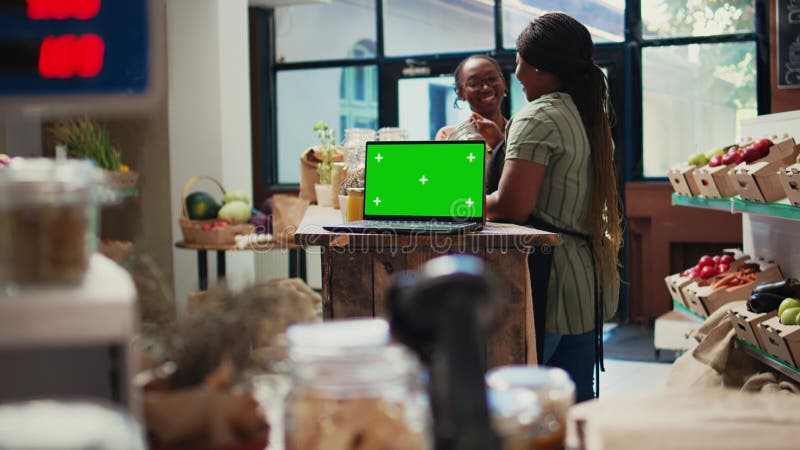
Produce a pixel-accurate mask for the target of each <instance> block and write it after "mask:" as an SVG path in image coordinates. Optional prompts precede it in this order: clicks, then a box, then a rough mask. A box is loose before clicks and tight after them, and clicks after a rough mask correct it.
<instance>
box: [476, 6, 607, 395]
mask: <svg viewBox="0 0 800 450" xmlns="http://www.w3.org/2000/svg"><path fill="white" fill-rule="evenodd" d="M516 58H517V68H516V77H517V79H519V81H520V83H521V84H522V86H523V91H524V92H525V96H526V97H527V99H528V101H529V103H527V104H526V105H525V106H524V107H522V108H521V109H520V111H519V112H517V113H516V114H515V115H514V116H513V117H512V118H511V120H510V121H509V123H508V126H507V127H506V142H505V161H504V164H503V168H502V172H501V177H500V180H499V187H498V190H497V191H495V192H493V193H491V194H490V195H489V196H488V197H487V199H486V208H487V213H488V215H489V217H490V218H491V219H492V220H502V221H508V222H514V223H520V224H526V225H530V226H533V227H535V228H538V229H542V230H546V231H552V232H557V233H559V236H560V239H561V244H560V245H558V246H557V247H555V248H553V249H552V251H551V252H550V251H549V250H550V249H547V248H537V249H535V251H534V253H533V254H532V255H531V258H530V259H529V264H530V267H531V280H532V284H533V298H534V319H535V323H536V331H537V347H538V350H539V362H540V363H542V364H545V365H548V366H555V367H561V368H563V369H565V370H566V371H567V372H568V373H569V374H570V375H571V376H572V378H573V380H574V381H575V384H576V387H577V399H578V401H583V400H587V399H589V398H592V396H593V392H592V369H593V365H594V366H595V371H596V375H597V378H599V371H600V366H601V364H602V323H603V321H604V320H606V319H608V318H610V317H611V316H612V315H613V314H614V313H615V312H616V309H617V301H618V295H619V274H618V271H617V269H618V259H617V254H618V251H619V248H620V245H621V241H622V230H621V219H620V216H621V213H620V210H619V202H618V193H617V177H616V169H615V166H614V144H613V142H612V140H611V128H610V124H609V112H610V105H609V102H608V87H607V80H606V78H605V75H604V73H603V71H602V70H601V69H600V67H599V66H597V65H596V64H595V62H594V44H593V43H592V39H591V36H590V34H589V32H588V30H587V29H586V27H584V26H583V25H582V24H581V23H579V22H578V21H576V20H575V19H573V18H572V17H570V16H567V15H566V14H563V13H548V14H544V15H542V16H540V17H538V18H536V19H535V20H534V21H533V22H531V23H530V24H528V26H527V27H526V28H525V30H523V31H522V33H521V34H520V35H519V37H518V38H517V56H516ZM545 298H546V301H543V299H545ZM540 341H543V342H540ZM598 386H599V383H598Z"/></svg>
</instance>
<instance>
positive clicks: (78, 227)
mask: <svg viewBox="0 0 800 450" xmlns="http://www.w3.org/2000/svg"><path fill="white" fill-rule="evenodd" d="M102 182H103V175H102V172H101V171H100V170H99V169H97V168H96V167H95V166H94V164H93V163H92V162H91V161H88V160H75V159H68V160H54V159H48V158H31V159H23V158H16V159H14V160H13V161H12V163H11V164H10V165H9V166H7V167H5V168H3V169H1V170H0V286H9V285H30V284H37V285H39V284H45V285H46V284H78V283H80V282H81V281H82V280H83V277H84V275H85V273H86V270H87V269H88V266H89V257H90V256H91V253H92V252H93V251H94V250H95V248H96V245H97V242H96V240H97V239H96V233H97V227H98V214H97V204H98V195H99V193H100V186H101V184H102Z"/></svg>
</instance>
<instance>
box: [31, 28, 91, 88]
mask: <svg viewBox="0 0 800 450" xmlns="http://www.w3.org/2000/svg"><path fill="white" fill-rule="evenodd" d="M104 55H105V42H104V41H103V38H101V37H100V36H98V35H96V34H84V35H82V36H75V35H72V34H66V35H63V36H47V37H46V38H44V40H43V41H42V45H41V46H40V48H39V75H41V76H42V77H44V78H73V77H76V76H77V77H81V78H91V77H95V76H97V75H98V74H99V73H100V71H102V70H103V58H104Z"/></svg>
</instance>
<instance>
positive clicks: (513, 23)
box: [503, 0, 684, 49]
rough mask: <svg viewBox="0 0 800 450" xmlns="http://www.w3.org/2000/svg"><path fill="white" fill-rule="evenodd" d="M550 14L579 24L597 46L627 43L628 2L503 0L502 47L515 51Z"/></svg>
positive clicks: (609, 0)
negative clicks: (530, 26)
mask: <svg viewBox="0 0 800 450" xmlns="http://www.w3.org/2000/svg"><path fill="white" fill-rule="evenodd" d="M648 1H650V0H648ZM681 1H684V0H681ZM643 3H647V2H643ZM642 8H644V6H642ZM550 11H562V12H564V13H567V14H569V15H570V16H572V17H574V18H575V19H577V20H579V21H580V22H581V23H582V24H584V25H586V28H588V29H589V32H590V33H592V40H593V41H594V42H595V43H597V42H622V41H624V40H625V0H594V1H575V0H503V47H504V48H509V49H513V48H516V46H517V36H519V33H520V32H522V30H523V29H524V28H525V27H526V26H527V25H528V23H529V22H530V21H531V20H533V19H534V18H535V17H539V16H541V15H542V14H544V13H546V12H550Z"/></svg>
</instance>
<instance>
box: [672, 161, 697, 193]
mask: <svg viewBox="0 0 800 450" xmlns="http://www.w3.org/2000/svg"><path fill="white" fill-rule="evenodd" d="M696 168H697V166H689V165H686V166H680V167H673V168H672V169H669V170H668V171H667V178H669V182H670V184H672V189H674V190H675V193H676V194H679V195H685V196H693V195H700V189H698V188H697V181H695V179H694V176H693V175H692V173H693V172H694V171H695V169H696Z"/></svg>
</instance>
